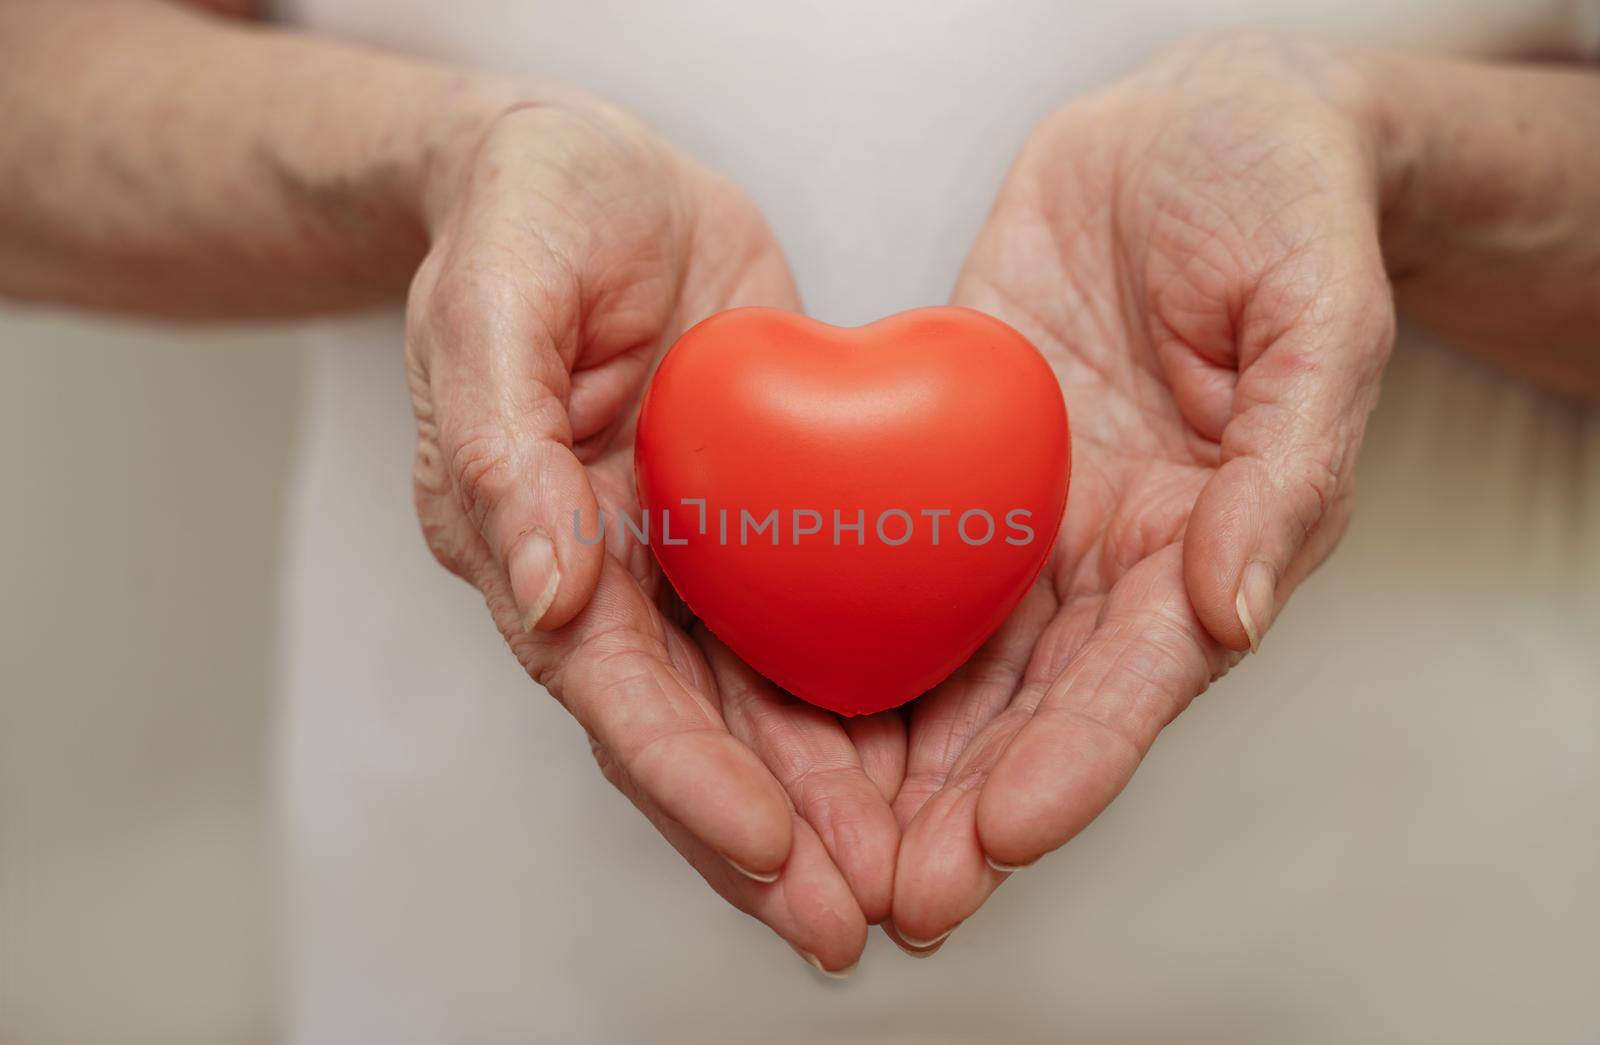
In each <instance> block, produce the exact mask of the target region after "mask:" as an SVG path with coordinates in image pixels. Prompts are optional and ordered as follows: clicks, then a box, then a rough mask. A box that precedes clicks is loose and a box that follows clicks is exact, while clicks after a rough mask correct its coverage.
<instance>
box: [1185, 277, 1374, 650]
mask: <svg viewBox="0 0 1600 1045" xmlns="http://www.w3.org/2000/svg"><path fill="white" fill-rule="evenodd" d="M1392 340H1393V310H1392V307H1391V306H1390V305H1389V304H1388V293H1387V284H1384V285H1383V287H1382V288H1381V290H1379V291H1378V292H1377V293H1376V295H1375V296H1374V297H1373V298H1370V299H1364V301H1363V303H1362V306H1359V307H1356V308H1353V309H1351V310H1349V312H1348V313H1347V314H1346V316H1345V317H1343V318H1342V320H1341V321H1339V322H1334V323H1319V324H1316V325H1315V326H1313V327H1312V328H1311V329H1298V330H1291V331H1290V332H1289V333H1287V334H1286V335H1284V336H1283V337H1282V338H1280V339H1278V340H1277V341H1275V342H1274V343H1272V344H1270V345H1268V346H1267V347H1266V348H1265V349H1264V350H1263V351H1262V352H1260V353H1259V355H1258V356H1257V357H1256V358H1254V359H1253V360H1252V361H1251V362H1249V363H1248V364H1247V365H1246V366H1245V368H1244V369H1243V370H1241V372H1240V375H1239V381H1238V384H1237V386H1236V388H1235V392H1234V414H1233V417H1232V418H1231V419H1230V420H1229V422H1228V424H1227V427H1226V428H1225V429H1224V430H1223V434H1222V458H1223V463H1222V465H1221V467H1220V468H1219V469H1218V470H1217V472H1216V474H1215V475H1214V476H1212V477H1211V479H1210V480H1209V481H1208V482H1207V483H1206V485H1205V487H1204V488H1203V489H1202V490H1201V492H1200V496H1199V497H1198V498H1197V499H1196V501H1195V505H1194V509H1193V511H1192V512H1191V513H1190V517H1189V524H1188V526H1187V528H1186V530H1185V533H1184V546H1183V568H1184V582H1185V585H1186V587H1187V588H1188V592H1189V599H1190V601H1191V603H1193V605H1194V608H1195V612H1196V614H1197V615H1198V616H1199V618H1200V620H1201V622H1202V623H1203V624H1204V625H1205V627H1206V630H1207V631H1208V632H1210V633H1211V636H1212V637H1213V638H1214V639H1216V640H1217V641H1218V642H1220V643H1221V644H1222V645H1224V646H1227V647H1228V648H1230V649H1233V650H1239V651H1243V650H1246V649H1249V650H1252V651H1253V650H1255V649H1257V648H1258V647H1259V646H1260V644H1261V640H1262V637H1263V636H1264V635H1265V634H1266V632H1267V629H1268V628H1270V627H1271V626H1272V622H1273V621H1274V620H1275V619H1276V617H1277V615H1278V612H1279V610H1281V609H1282V607H1283V604H1284V603H1285V602H1286V601H1287V600H1288V597H1289V594H1290V593H1291V592H1292V591H1293V590H1294V588H1295V587H1296V586H1297V585H1298V584H1299V583H1300V582H1301V581H1302V580H1304V579H1305V577H1306V576H1307V575H1308V574H1310V572H1311V571H1312V570H1314V569H1315V568H1316V567H1317V566H1318V565H1320V564H1321V562H1322V561H1323V560H1324V559H1325V558H1327V556H1328V554H1329V553H1330V552H1331V551H1332V550H1333V548H1334V545H1336V544H1337V543H1338V540H1339V537H1340V536H1341V535H1342V533H1343V532H1344V528H1345V526H1346V524H1347V523H1348V521H1349V515H1350V497H1351V493H1352V491H1353V472H1354V465H1355V459H1356V455H1357V452H1358V451H1359V449H1360V446H1361V437H1362V433H1363V431H1364V429H1365V427H1366V421H1367V415H1368V414H1369V413H1370V412H1371V409H1372V407H1373V405H1374V404H1375V403H1376V401H1377V389H1378V378H1379V376H1380V374H1381V372H1382V368H1383V364H1384V363H1385V362H1386V361H1387V358H1388V352H1389V346H1390V343H1391V342H1392Z"/></svg>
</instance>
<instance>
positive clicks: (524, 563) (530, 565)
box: [506, 531, 561, 631]
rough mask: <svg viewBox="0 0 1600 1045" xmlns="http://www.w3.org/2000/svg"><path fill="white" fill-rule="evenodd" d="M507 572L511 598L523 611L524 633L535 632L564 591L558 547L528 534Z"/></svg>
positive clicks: (539, 535) (515, 552) (534, 534)
mask: <svg viewBox="0 0 1600 1045" xmlns="http://www.w3.org/2000/svg"><path fill="white" fill-rule="evenodd" d="M506 572H507V573H509V574H510V575H511V597H512V598H514V599H516V600H517V608H518V609H519V610H521V611H522V630H523V631H532V630H533V629H534V628H536V627H538V626H539V622H540V621H541V620H543V619H544V615H545V614H546V613H548V612H550V604H551V603H553V602H555V601H556V590H557V589H558V588H560V587H561V568H560V567H559V566H558V565H557V564H556V548H555V545H553V544H551V543H550V538H548V537H546V536H545V535H544V534H542V533H539V532H538V531H535V532H533V533H530V534H528V535H527V536H526V537H524V538H523V539H522V543H520V544H518V545H517V549H516V551H514V552H512V553H511V563H510V565H509V566H508V567H507V570H506Z"/></svg>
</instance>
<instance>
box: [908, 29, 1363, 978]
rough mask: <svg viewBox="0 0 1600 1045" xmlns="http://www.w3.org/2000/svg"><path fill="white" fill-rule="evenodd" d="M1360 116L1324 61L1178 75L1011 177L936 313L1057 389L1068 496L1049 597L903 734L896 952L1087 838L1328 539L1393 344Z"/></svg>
mask: <svg viewBox="0 0 1600 1045" xmlns="http://www.w3.org/2000/svg"><path fill="white" fill-rule="evenodd" d="M1361 90H1362V84H1361V81H1360V80H1359V78H1358V77H1356V76H1355V75H1354V73H1353V72H1351V71H1350V70H1349V69H1347V68H1346V67H1344V66H1343V65H1341V63H1340V62H1339V61H1338V60H1337V59H1335V58H1333V57H1331V56H1329V55H1328V54H1326V53H1323V52H1313V51H1310V50H1308V49H1304V48H1301V47H1298V46H1296V45H1292V44H1287V43H1282V42H1278V41H1274V40H1268V39H1263V38H1255V37H1252V38H1239V39H1228V40H1223V41H1213V42H1208V43H1203V44H1198V45H1191V46H1188V47H1184V48H1181V49H1179V50H1176V51H1174V52H1172V53H1169V54H1167V55H1165V56H1163V57H1162V58H1160V59H1159V60H1158V61H1156V62H1154V63H1153V64H1152V65H1150V66H1149V67H1147V68H1146V69H1144V70H1142V71H1141V72H1139V73H1138V74H1137V75H1135V76H1133V77H1131V78H1130V79H1128V80H1126V81H1124V82H1122V83H1120V84H1118V85H1116V86H1114V87H1112V88H1110V89H1107V90H1105V91H1102V92H1099V93H1097V94H1094V95H1090V96H1088V97H1085V98H1084V99H1082V100H1079V101H1075V102H1073V103H1071V104H1070V105H1068V106H1066V107H1065V108H1063V109H1061V110H1060V111H1059V112H1058V113H1056V114H1055V115H1054V116H1053V117H1051V118H1050V119H1049V120H1047V121H1046V122H1045V124H1044V125H1043V126H1042V127H1041V128H1040V129H1039V130H1038V131H1037V132H1036V133H1035V135H1034V136H1033V138H1032V139H1031V140H1030V141H1029V142H1028V144H1027V146H1026V147H1025V148H1024V149H1023V151H1022V153H1021V155H1020V156H1019V158H1018V159H1017V161H1016V164H1015V166H1014V168H1013V170H1012V172H1011V174H1010V176H1009V179H1008V181H1007V183H1006V185H1005V187H1004V188H1003V190H1002V191H1001V194H1000V197H999V200H998V202H997V203H996V204H995V207H994V210H993V213H992V215H991V217H990V219H989V222H988V224H987V226H986V227H985V229H984V230H983V232H982V233H981V235H980V237H979V240H978V243H977V245H976V246H975V248H974V249H973V252H972V254H971V256H970V257H969V259H968V261H967V264H966V267H965V269H964V271H963V272H962V275H961V278H960V281H959V283H958V286H957V289H956V291H955V295H954V297H953V301H954V303H956V304H961V305H968V306H971V307H973V308H977V309H981V310H983V311H986V312H990V313H993V314H994V315H997V316H999V317H1001V318H1003V319H1005V320H1006V321H1008V322H1010V323H1011V324H1012V325H1014V326H1016V327H1017V328H1018V329H1019V330H1021V331H1022V332H1023V333H1024V334H1026V335H1027V336H1028V337H1029V338H1030V339H1032V340H1033V341H1034V343H1035V344H1036V345H1038V346H1039V348H1040V349H1041V350H1042V351H1043V352H1044V353H1045V355H1046V357H1047V358H1048V360H1049V361H1050V363H1051V365H1052V367H1053V368H1054V369H1055V371H1056V374H1057V375H1058V377H1059V378H1060V381H1061V385H1062V389H1063V391H1064V393H1065V395H1066V399H1067V404H1068V408H1069V410H1070V413H1071V420H1072V435H1073V447H1074V461H1073V471H1072V492H1071V497H1070V499H1069V501H1068V505H1067V512H1066V517H1065V519H1064V520H1063V523H1062V527H1061V530H1060V533H1059V536H1058V538H1057V543H1056V547H1055V549H1054V552H1053V555H1052V558H1051V560H1050V563H1049V565H1048V566H1047V568H1046V569H1045V571H1044V573H1043V575H1042V576H1041V578H1040V580H1039V582H1038V583H1037V584H1036V585H1035V587H1034V588H1033V590H1032V591H1031V592H1030V593H1029V595H1028V596H1027V597H1026V598H1025V600H1024V601H1023V603H1022V605H1021V606H1020V607H1019V608H1018V609H1017V611H1016V612H1015V614H1014V615H1013V616H1012V618H1011V619H1010V620H1009V621H1008V622H1007V624H1006V625H1004V627H1003V628H1002V630H1001V631H1000V632H999V633H998V634H996V635H995V636H994V637H993V638H992V639H991V640H990V641H989V643H988V644H987V645H986V646H985V647H984V648H983V649H981V650H980V651H979V652H978V654H977V655H976V656H974V657H973V659H972V660H971V661H970V662H969V663H968V664H967V665H966V666H965V667H963V668H962V669H961V670H960V671H959V672H958V673H957V674H956V675H955V676H954V677H952V678H951V679H950V680H949V681H947V682H946V683H944V684H943V685H941V686H940V687H939V688H938V689H937V690H935V691H934V692H933V693H931V694H929V695H928V696H926V697H924V698H923V699H922V700H921V701H920V702H919V703H918V704H916V705H915V706H914V708H913V709H912V712H911V716H910V748H909V754H908V764H907V770H906V780H905V784H904V786H903V787H902V789H901V791H900V793H899V795H898V798H897V800H896V803H895V810H896V813H897V815H898V817H899V819H900V821H901V823H902V825H903V826H904V831H905V834H904V838H903V840H902V843H901V849H900V858H899V866H898V870H897V873H896V880H895V896H894V916H893V926H894V934H895V935H896V936H897V937H898V939H899V941H900V942H902V945H903V946H909V947H910V948H911V949H912V950H913V951H914V952H918V953H931V951H932V949H933V948H934V947H936V946H938V942H939V941H940V940H942V939H943V937H944V936H945V935H947V934H948V933H949V932H950V931H951V930H952V929H953V928H954V927H955V926H957V925H958V924H960V922H961V921H962V920H963V919H964V918H966V917H968V916H969V915H971V914H972V913H973V912H974V911H976V910H977V908H978V907H979V905H981V904H982V903H983V902H984V900H985V899H986V898H987V897H988V895H989V893H990V892H992V891H993V890H994V889H995V887H996V886H998V885H999V884H1000V882H1002V881H1004V880H1005V878H1006V877H1007V875H1008V874H1009V873H1010V872H1011V871H1013V870H1015V869H1016V868H1018V867H1020V866H1024V865H1027V864H1030V863H1032V862H1033V861H1035V860H1037V859H1039V857H1041V856H1042V855H1044V854H1045V853H1047V852H1049V851H1051V850H1052V849H1055V848H1056V847H1057V846H1060V845H1062V844H1063V843H1065V842H1066V841H1067V840H1068V839H1070V838H1072V837H1073V836H1074V835H1075V834H1077V833H1078V832H1079V831H1081V830H1082V829H1083V828H1084V827H1085V826H1086V825H1087V824H1088V823H1089V822H1090V821H1091V820H1093V819H1094V818H1095V817H1096V816H1097V815H1099V813H1100V812H1101V810H1103V809H1104V808H1105V807H1106V805H1107V804H1108V803H1109V802H1110V801H1111V800H1112V798H1114V797H1115V796H1116V794H1117V793H1118V792H1119V791H1120V790H1121V789H1122V787H1123V786H1124V785H1125V784H1126V783H1127V782H1128V779H1129V777H1130V776H1131V775H1132V774H1133V771H1134V769H1135V768H1136V767H1137V766H1138V764H1139V762H1140V760H1141V759H1142V758H1143V757H1144V755H1145V753H1146V752H1147V751H1148V750H1149V748H1150V745H1151V744H1152V742H1154V740H1155V738H1156V735H1157V734H1158V733H1159V732H1160V730H1161V729H1162V727H1163V726H1165V725H1166V724H1167V723H1168V722H1170V721H1171V720H1172V719H1173V717H1174V716H1176V715H1177V714H1178V713H1179V712H1180V711H1182V710H1183V709H1184V707H1185V706H1187V704H1188V703H1189V701H1190V700H1192V699H1193V698H1194V697H1195V696H1196V695H1197V694H1199V693H1200V692H1201V691H1202V690H1204V689H1205V688H1206V686H1207V685H1208V684H1209V683H1210V682H1211V681H1212V680H1213V679H1215V678H1216V677H1218V676H1219V675H1221V674H1222V673H1223V672H1224V671H1225V670H1227V668H1228V667H1229V666H1230V665H1232V664H1233V663H1234V662H1236V661H1237V659H1238V658H1239V657H1240V656H1241V654H1242V653H1243V652H1244V651H1246V650H1250V649H1253V648H1254V647H1255V646H1257V645H1258V644H1259V642H1260V641H1261V637H1262V636H1263V635H1264V634H1265V633H1266V631H1267V629H1268V628H1269V627H1270V626H1271V624H1272V621H1273V619H1274V618H1275V617H1276V616H1277V615H1278V612H1279V610H1281V609H1282V608H1283V604H1284V602H1285V601H1286V600H1287V599H1288V597H1289V594H1290V593H1291V592H1292V591H1293V590H1294V589H1295V587H1296V586H1297V585H1298V584H1299V583H1300V582H1301V581H1302V580H1303V579H1304V578H1305V577H1306V575H1307V574H1308V573H1310V572H1311V571H1312V570H1313V569H1314V568H1315V567H1316V566H1317V565H1318V564H1319V563H1321V562H1322V560H1323V559H1324V558H1325V557H1326V556H1327V555H1328V553H1329V552H1330V551H1331V550H1332V548H1333V546H1334V544H1335V543H1336V542H1337V541H1338V539H1339V536H1340V534H1341V533H1342V532H1343V530H1344V528H1345V524H1346V522H1347V521H1348V519H1349V517H1350V507H1351V502H1350V495H1351V473H1352V468H1353V465H1354V463H1355V458H1356V453H1357V450H1358V449H1359V447H1360V445H1361V437H1362V432H1363V429H1364V427H1365V424H1366V418H1367V414H1368V412H1369V411H1370V410H1371V408H1372V406H1373V404H1374V402H1375V401H1376V397H1377V392H1378V379H1379V376H1380V374H1381V373H1382V371H1383V367H1384V363H1385V361H1386V359H1387V357H1388V353H1389V348H1390V344H1391V341H1392V339H1393V329H1394V313H1393V307H1392V304H1391V298H1390V291H1389V283H1388V280H1387V278H1386V276H1385V272H1384V266H1383V259H1382V257H1381V255H1380V252H1379V243H1378V210H1379V206H1378V176H1377V172H1376V171H1375V169H1374V150H1373V147H1372V142H1371V140H1370V136H1369V132H1368V130H1367V127H1366V125H1365V124H1364V123H1363V122H1362V119H1361V113H1362V112H1363V108H1362V104H1361V103H1362V95H1361Z"/></svg>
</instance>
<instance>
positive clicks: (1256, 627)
mask: <svg viewBox="0 0 1600 1045" xmlns="http://www.w3.org/2000/svg"><path fill="white" fill-rule="evenodd" d="M1277 583H1278V579H1277V575H1276V574H1275V573H1274V571H1273V569H1272V567H1271V566H1269V565H1267V564H1266V563H1264V562H1261V561H1259V560H1258V561H1256V562H1252V563H1250V564H1249V565H1248V566H1246V567H1245V568H1244V576H1243V577H1242V578H1241V579H1240V581H1239V594H1238V596H1237V597H1236V598H1235V599H1234V600H1233V607H1234V609H1235V610H1237V611H1238V613H1239V624H1240V625H1241V626H1243V628H1244V633H1245V636H1246V637H1247V638H1248V639H1249V640H1250V652H1251V653H1254V652H1256V651H1257V650H1259V649H1260V648H1261V636H1262V634H1263V633H1264V632H1265V631H1266V629H1267V627H1268V626H1269V625H1270V624H1271V623H1272V611H1273V609H1274V603H1273V589H1274V588H1275V587H1276V586H1277Z"/></svg>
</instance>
